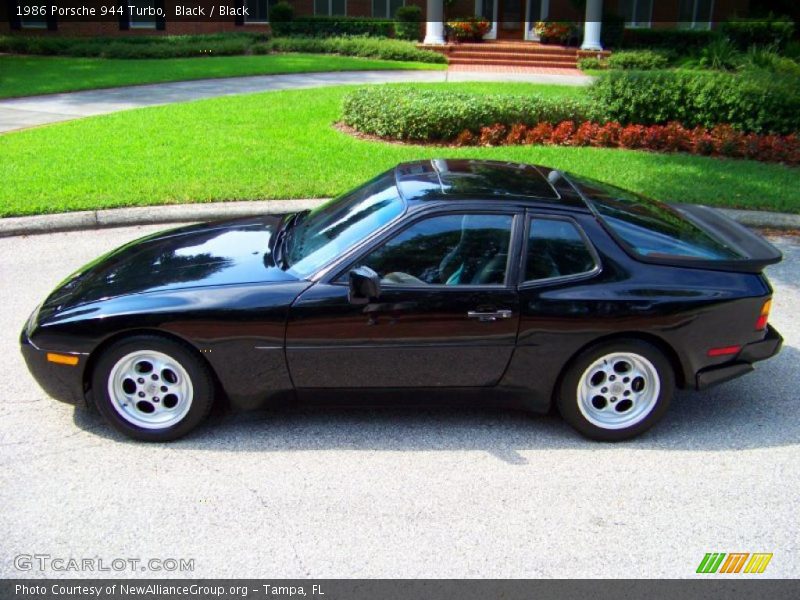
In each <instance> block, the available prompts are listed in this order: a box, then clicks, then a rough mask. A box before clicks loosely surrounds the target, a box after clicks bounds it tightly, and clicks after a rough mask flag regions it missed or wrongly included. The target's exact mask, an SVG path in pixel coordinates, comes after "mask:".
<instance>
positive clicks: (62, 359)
mask: <svg viewBox="0 0 800 600" xmlns="http://www.w3.org/2000/svg"><path fill="white" fill-rule="evenodd" d="M47 360H48V361H49V362H53V363H58V364H59V365H70V366H71V367H74V366H75V365H77V364H78V357H77V356H72V355H71V354H56V353H55V352H48V353H47Z"/></svg>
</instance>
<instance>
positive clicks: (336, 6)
mask: <svg viewBox="0 0 800 600" xmlns="http://www.w3.org/2000/svg"><path fill="white" fill-rule="evenodd" d="M314 14H315V15H319V16H323V17H324V16H328V17H343V16H345V15H346V14H347V0H314Z"/></svg>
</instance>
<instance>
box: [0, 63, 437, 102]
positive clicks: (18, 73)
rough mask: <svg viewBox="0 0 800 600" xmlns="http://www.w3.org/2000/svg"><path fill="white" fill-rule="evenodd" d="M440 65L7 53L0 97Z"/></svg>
mask: <svg viewBox="0 0 800 600" xmlns="http://www.w3.org/2000/svg"><path fill="white" fill-rule="evenodd" d="M445 66H446V65H437V64H429V63H409V62H399V61H387V60H375V59H368V58H356V57H352V56H335V55H330V54H268V55H263V56H219V57H206V58H165V59H141V60H137V59H105V58H69V57H61V56H11V55H9V56H0V98H9V97H16V96H31V95H34V94H49V93H53V92H69V91H75V90H87V89H96V88H104V87H116V86H121V85H136V84H142V83H158V82H164V81H181V80H188V79H206V78H216V77H238V76H243V75H271V74H277V73H310V72H319V71H363V70H368V69H443V68H445Z"/></svg>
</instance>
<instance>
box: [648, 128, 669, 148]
mask: <svg viewBox="0 0 800 600" xmlns="http://www.w3.org/2000/svg"><path fill="white" fill-rule="evenodd" d="M666 138H667V136H666V132H665V131H664V128H663V127H661V126H660V125H651V126H650V127H645V129H644V138H642V142H643V143H642V148H644V149H645V150H654V151H656V152H659V151H661V150H663V149H664V148H665V147H666V145H667V141H666Z"/></svg>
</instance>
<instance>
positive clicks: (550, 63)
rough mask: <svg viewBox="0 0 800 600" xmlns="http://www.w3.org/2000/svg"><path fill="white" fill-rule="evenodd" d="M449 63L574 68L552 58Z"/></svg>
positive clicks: (470, 59)
mask: <svg viewBox="0 0 800 600" xmlns="http://www.w3.org/2000/svg"><path fill="white" fill-rule="evenodd" d="M448 62H449V64H451V65H483V66H486V67H536V68H545V69H574V68H575V62H574V61H573V62H554V61H552V60H525V61H521V60H503V59H491V58H451V59H450V60H449V61H448Z"/></svg>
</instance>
